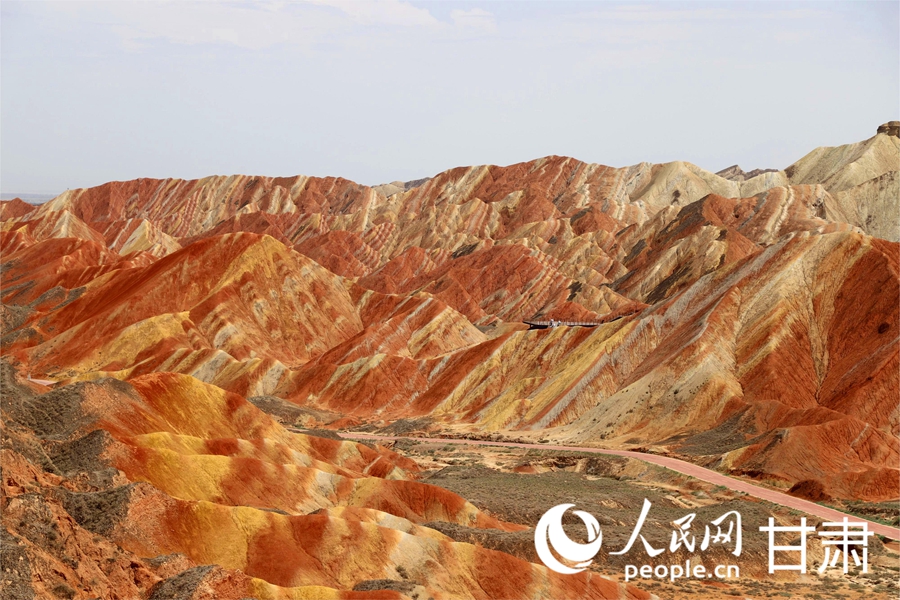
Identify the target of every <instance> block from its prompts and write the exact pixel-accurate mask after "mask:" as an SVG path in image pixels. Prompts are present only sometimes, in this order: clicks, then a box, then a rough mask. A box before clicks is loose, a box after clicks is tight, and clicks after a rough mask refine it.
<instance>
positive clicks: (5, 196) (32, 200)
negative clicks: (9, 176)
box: [0, 192, 58, 204]
mask: <svg viewBox="0 0 900 600" xmlns="http://www.w3.org/2000/svg"><path fill="white" fill-rule="evenodd" d="M56 196H58V194H23V193H21V192H3V193H0V200H15V199H16V198H18V199H19V200H24V201H25V202H27V203H28V204H43V203H44V202H47V201H48V200H53V199H54V198H56Z"/></svg>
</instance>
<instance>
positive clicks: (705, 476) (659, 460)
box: [338, 432, 900, 540]
mask: <svg viewBox="0 0 900 600" xmlns="http://www.w3.org/2000/svg"><path fill="white" fill-rule="evenodd" d="M338 435H340V436H341V437H343V438H348V439H366V440H385V441H391V440H410V441H413V442H434V443H440V444H468V445H472V446H503V447H508V448H536V449H538V450H558V451H565V452H591V453H594V454H611V455H613V456H625V457H628V458H636V459H637V460H642V461H644V462H647V463H651V464H654V465H658V466H660V467H665V468H667V469H671V470H673V471H677V472H678V473H682V474H684V475H688V476H690V477H695V478H697V479H701V480H703V481H706V482H708V483H712V484H714V485H722V486H725V487H727V488H728V489H731V490H734V491H737V492H744V493H745V494H748V495H750V496H754V497H756V498H760V499H762V500H768V501H769V502H772V503H774V504H780V505H781V506H786V507H788V508H793V509H796V510H799V511H802V512H805V513H807V514H810V515H814V516H816V517H820V518H822V519H827V520H829V521H841V520H842V519H843V518H844V517H849V518H850V520H851V521H855V522H865V523H867V524H868V526H869V531H873V532H875V533H877V534H880V535H883V536H885V537H887V538H890V539H892V540H900V529H898V528H897V527H889V526H887V525H882V524H881V523H876V522H874V521H869V520H868V519H863V518H861V517H857V516H855V515H848V514H846V513H842V512H840V511H838V510H834V509H833V508H828V507H825V506H821V505H819V504H816V503H815V502H810V501H808V500H803V499H802V498H795V497H794V496H790V495H788V494H784V493H782V492H777V491H775V490H770V489H768V488H764V487H761V486H758V485H754V484H752V483H748V482H746V481H742V480H740V479H735V478H733V477H729V476H727V475H722V474H721V473H717V472H716V471H713V470H710V469H706V468H704V467H700V466H697V465H695V464H691V463H689V462H686V461H683V460H678V459H677V458H670V457H668V456H656V455H654V454H645V453H643V452H632V451H630V450H604V449H601V448H583V447H580V446H554V445H552V444H526V443H517V442H488V441H482V440H460V439H453V438H422V437H403V436H389V435H374V434H371V433H352V432H339V434H338Z"/></svg>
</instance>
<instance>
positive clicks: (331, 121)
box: [0, 0, 900, 194]
mask: <svg viewBox="0 0 900 600" xmlns="http://www.w3.org/2000/svg"><path fill="white" fill-rule="evenodd" d="M898 6H900V3H898V2H846V3H825V2H804V3H797V4H790V3H774V2H750V3H739V2H717V3H684V2H660V3H619V2H552V3H551V2H404V1H400V0H381V1H371V2H361V1H345V0H312V1H308V2H276V3H264V2H202V3H189V2H162V1H156V2H99V3H90V2H86V3H82V2H61V3H49V2H24V3H23V2H14V1H10V0H3V1H2V3H0V13H2V14H0V191H2V192H4V193H9V192H19V193H50V194H55V193H59V192H61V191H64V190H66V189H68V188H76V187H87V186H93V185H99V184H102V183H104V182H106V181H112V180H128V179H135V178H139V177H159V178H162V177H180V178H198V177H204V176H207V175H228V174H235V173H242V174H253V175H272V176H288V175H297V174H304V175H315V176H341V177H345V178H348V179H352V180H354V181H357V182H359V183H363V184H368V185H374V184H378V183H385V182H390V181H395V180H404V181H405V180H411V179H417V178H421V177H428V176H432V175H434V174H436V173H439V172H441V171H444V170H446V169H450V168H453V167H456V166H461V165H473V164H500V165H506V164H513V163H517V162H521V161H527V160H531V159H535V158H539V157H542V156H547V155H551V154H556V155H565V156H572V157H575V158H578V159H580V160H583V161H587V162H596V163H602V164H606V165H611V166H617V167H619V166H626V165H631V164H636V163H639V162H644V161H647V162H667V161H672V160H685V161H689V162H692V163H695V164H697V165H699V166H701V167H703V168H705V169H708V170H711V171H717V170H720V169H723V168H725V167H728V166H730V165H733V164H740V165H741V166H742V167H743V168H744V169H746V170H750V169H754V168H784V167H786V166H788V165H790V164H791V163H793V162H794V161H796V160H797V159H799V158H801V157H802V156H803V155H805V154H806V153H808V152H809V151H811V150H812V149H814V148H816V147H818V146H834V145H838V144H845V143H851V142H856V141H860V140H863V139H866V138H869V137H871V136H872V135H874V133H875V129H876V128H877V126H878V125H879V124H881V123H884V122H886V121H888V120H894V119H898V118H900V11H898Z"/></svg>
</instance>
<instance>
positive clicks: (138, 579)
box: [0, 363, 650, 599]
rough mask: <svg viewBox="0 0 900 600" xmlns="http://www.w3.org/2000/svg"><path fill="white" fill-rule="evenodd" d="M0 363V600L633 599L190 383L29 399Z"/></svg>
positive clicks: (402, 465) (116, 385)
mask: <svg viewBox="0 0 900 600" xmlns="http://www.w3.org/2000/svg"><path fill="white" fill-rule="evenodd" d="M2 367H3V381H2V385H3V390H2V391H3V398H4V402H3V407H2V409H3V410H2V417H3V423H4V434H3V440H2V442H3V444H2V446H3V447H2V457H3V470H4V476H3V487H2V496H0V502H2V508H3V525H4V530H3V536H4V537H3V553H4V557H3V559H4V560H3V564H4V567H5V569H4V578H5V579H6V581H5V582H4V583H5V587H6V589H7V590H11V591H12V592H13V594H14V595H13V596H10V597H15V598H31V597H42V598H43V597H67V598H91V597H96V596H98V595H99V596H103V597H109V598H137V597H148V598H158V599H163V598H172V597H179V598H235V599H237V598H242V597H248V596H252V597H257V598H286V599H287V598H290V599H313V598H316V599H319V598H357V599H365V598H371V599H375V598H383V599H386V598H396V599H401V598H413V599H414V598H427V597H431V598H435V599H438V598H495V597H516V598H542V597H553V598H588V597H590V598H635V599H637V598H641V599H646V598H650V595H649V594H646V593H643V592H641V591H639V590H637V589H636V588H633V587H630V586H628V587H625V586H622V585H620V584H617V583H615V582H612V581H609V580H606V579H603V578H601V577H599V576H597V575H595V574H590V573H583V574H580V575H578V576H575V577H568V576H561V575H558V574H556V573H554V572H552V571H549V570H547V569H546V568H544V567H543V566H537V565H534V564H531V563H528V562H525V561H523V560H521V559H518V558H514V557H512V556H510V555H508V554H504V553H502V552H497V551H494V550H487V549H484V548H481V547H477V546H473V545H471V544H467V543H461V542H456V541H453V540H452V539H451V538H449V537H447V536H446V535H444V534H442V533H440V532H439V531H437V530H436V529H433V528H431V527H427V526H425V525H424V523H426V522H428V523H436V522H442V523H449V524H452V525H456V526H463V527H464V528H465V527H474V528H477V529H478V530H497V531H518V530H521V529H524V527H523V526H521V525H514V524H511V523H505V522H502V521H498V520H497V519H495V518H493V517H491V516H489V515H486V514H485V513H482V512H481V511H479V510H478V509H477V508H476V507H474V506H473V505H471V504H470V503H468V502H466V501H465V500H464V499H463V498H461V497H459V496H457V495H456V494H453V493H452V492H449V491H447V490H445V489H443V488H439V487H435V486H432V485H428V484H424V483H419V482H417V481H415V479H414V475H415V472H416V471H417V469H418V467H417V465H416V464H415V463H414V462H412V461H410V460H409V459H404V458H402V457H400V456H399V455H397V454H394V453H393V452H391V451H389V450H386V449H384V448H382V447H380V446H376V447H374V448H373V447H369V446H365V445H362V444H356V443H351V442H346V441H339V440H333V439H327V438H322V437H313V436H309V435H302V434H297V433H291V432H288V431H287V430H285V429H284V428H282V427H281V426H280V425H279V424H278V423H277V422H275V421H274V420H273V419H272V418H271V417H269V416H268V415H266V414H265V413H263V412H261V411H260V410H259V409H257V408H256V407H254V406H253V405H252V404H249V403H248V402H246V401H245V400H244V399H242V398H240V397H239V396H236V395H234V394H230V393H227V392H224V391H223V390H221V389H220V388H217V387H214V386H211V385H209V384H204V383H201V382H199V381H198V380H197V379H195V378H192V377H188V376H185V375H175V374H171V373H161V374H151V375H145V376H141V377H136V378H133V379H132V380H131V381H130V382H129V383H125V382H121V381H117V380H112V379H105V380H100V381H98V382H90V383H78V384H73V385H69V386H64V387H59V388H56V389H54V390H52V391H45V392H44V393H40V392H42V391H43V390H41V389H31V388H33V387H37V386H33V385H32V386H29V384H28V383H27V382H24V381H22V380H20V379H19V378H18V376H17V374H16V373H15V372H14V371H13V369H12V368H11V367H9V366H8V365H7V364H6V363H3V365H2ZM10 566H12V567H14V569H12V568H9V567H10ZM498 573H503V574H504V576H502V577H498V575H497V574H498ZM511 574H514V576H510V575H511Z"/></svg>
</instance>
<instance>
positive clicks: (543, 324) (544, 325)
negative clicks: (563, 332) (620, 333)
mask: <svg viewBox="0 0 900 600" xmlns="http://www.w3.org/2000/svg"><path fill="white" fill-rule="evenodd" d="M523 323H525V324H526V325H528V329H550V328H553V327H596V326H597V325H603V323H601V322H599V321H523Z"/></svg>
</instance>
